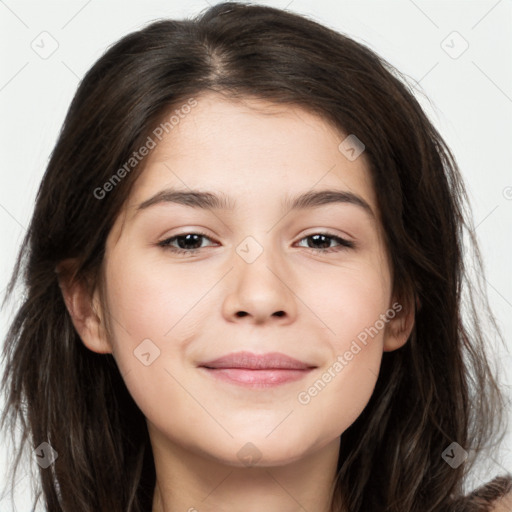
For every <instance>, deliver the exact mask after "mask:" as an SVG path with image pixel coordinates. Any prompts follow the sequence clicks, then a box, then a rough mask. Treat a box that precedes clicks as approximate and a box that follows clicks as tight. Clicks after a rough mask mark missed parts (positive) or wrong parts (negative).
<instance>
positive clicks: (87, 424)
mask: <svg viewBox="0 0 512 512" xmlns="http://www.w3.org/2000/svg"><path fill="white" fill-rule="evenodd" d="M465 200H466V197H465V192H464V186H463V183H462V180H461V177H460V174H459V171H458V169H457V166H456V163H455V161H454V159H453V157H452V155H451V153H450V151H449V149H448V148H447V147H446V145H445V143H444V142H443V140H442V139H441V137H440V135H439V134H438V133H437V132H436V130H435V129H434V127H433V126H432V124H431V123H430V122H429V120H428V119H427V117H426V116H425V114H424V113H423V111H422V110H421V108H420V107H419V105H418V103H417V101H416V100H415V99H414V97H413V95H412V94H411V92H410V91H409V90H408V88H407V87H406V86H405V85H404V83H403V82H402V80H401V79H399V75H398V73H397V72H396V71H395V70H394V69H392V68H391V67H390V66H389V65H388V64H387V63H385V62H383V61H382V60H381V59H380V58H379V57H378V56H376V55H375V54H374V53H373V52H371V51H370V50H368V49H367V48H365V47H364V46H362V45H360V44H358V43H356V42H354V41H353V40H351V39H350V38H347V37H345V36H343V35H341V34H339V33H336V32H334V31H332V30H330V29H328V28H325V27H323V26H321V25H319V24H317V23H315V22H313V21H311V20H308V19H306V18H304V17H301V16H299V15H295V14H291V13H289V12H285V11H282V10H278V9H275V8H270V7H264V6H257V5H244V4H238V3H233V2H230V3H223V4H218V5H216V6H214V7H212V8H210V9H208V10H207V11H206V12H205V13H204V14H202V15H201V16H199V17H198V18H196V19H194V20H186V21H174V20H168V21H159V22H155V23H153V24H151V25H149V26H148V27H146V28H144V29H143V30H140V31H138V32H134V33H132V34H129V35H128V36H126V37H124V38H123V39H122V40H121V41H119V42H118V43H117V44H115V45H114V46H113V47H112V48H110V49H109V50H108V51H107V52H106V53H105V55H104V56H103V57H101V58H100V59H99V60H98V62H97V63H96V64H95V65H94V66H93V67H92V69H91V70H90V71H89V72H88V73H87V75H86V77H85V78H84V80H83V81H82V83H81V84H80V87H79V89H78V91H77V93H76V96H75V98H74V100H73V102H72V104H71V107H70V109H69V112H68V115H67V118H66V120H65V123H64V126H63V129H62V132H61V134H60V137H59V140H58V142H57V144H56V147H55V150H54V152H53V154H52V156H51V160H50V162H49V165H48V168H47V170H46V173H45V175H44V177H43V181H42V183H41V187H40V189H39V193H38V196H37V201H36V206H35V210H34V214H33V218H32V221H31V224H30V228H29V230H28V232H27V235H26V240H25V241H24V244H23V247H22V249H21V253H20V256H19V259H18V262H17V265H16V268H15V269H14V274H13V277H12V280H11V286H10V288H9V290H8V296H9V294H10V293H11V292H12V290H13V288H14V286H15V284H16V282H17V281H18V280H20V279H22V280H23V283H24V285H25V286H26V294H25V296H24V297H23V302H22V304H21V306H20V308H19V310H18V311H17V314H16V316H15V318H14V320H13V323H12V326H11V328H10V330H9V333H8V337H7V340H6V344H5V352H4V356H5V365H6V373H5V376H4V386H5V387H6V389H7V404H8V408H7V410H6V413H5V417H4V422H5V424H6V425H11V428H13V429H14V428H15V423H16V422H18V423H19V425H20V428H21V429H22V432H23V438H22V445H23V446H25V445H29V446H30V447H31V450H33V451H34V457H35V459H36V461H37V462H38V464H39V472H40V473H39V476H40V481H41V485H42V498H43V502H44V504H45V506H46V508H47V510H48V511H50V512H71V511H72V512H77V511H91V512H92V511H94V512H97V511H109V512H121V511H122V512H125V511H130V512H143V511H144V512H171V511H172V512H175V511H187V510H188V511H189V512H193V511H199V512H206V511H219V510H223V511H239V510H244V511H250V512H256V511H261V510H272V511H274V510H279V511H286V512H292V511H293V512H295V511H299V510H301V511H304V510H306V511H310V512H334V511H336V512H342V511H343V512H346V511H350V512H380V511H386V512H448V511H450V512H452V511H453V512H459V511H465V512H469V511H476V510H482V511H484V510H485V511H490V510H508V507H509V505H507V500H509V498H508V497H507V493H509V492H510V489H511V479H510V475H502V476H500V477H497V478H495V479H492V482H490V483H489V484H488V485H487V486H484V487H482V488H479V489H477V490H476V491H474V492H472V493H471V492H468V491H467V489H466V488H465V483H466V479H467V477H468V472H469V469H470V468H471V466H472V464H474V463H475V461H478V460H479V459H478V457H479V455H480V453H482V454H483V453H484V451H483V449H484V448H486V446H487V445H491V444H492V443H493V442H494V441H495V440H497V439H499V437H500V434H501V433H502V429H503V426H504V423H503V421H502V420H503V418H504V416H503V415H502V412H503V398H502V396H501V395H500V392H499V388H498V386H497V383H496V381H495V379H494V378H493V377H492V375H491V373H490V365H489V363H488V361H487V359H486V355H485V351H484V344H485V337H484V333H483V330H482V328H481V324H480V320H478V315H477V311H476V310H475V308H474V309H471V308H472V306H473V304H474V303H473V302H472V300H471V298H472V295H471V293H470V290H469V289H468V288H467V287H466V286H465V283H466V281H465V272H464V265H463V259H462V256H463V254H462V243H463V236H466V235H469V236H470V237H471V231H470V230H467V229H466V227H467V225H468V222H469V220H468V218H466V213H465V209H464V208H465ZM473 242H474V241H473ZM476 256H477V257H478V251H477V250H476ZM477 261H478V259H477ZM463 307H465V308H468V311H469V314H465V315H463V314H462V309H463ZM8 420H9V421H8ZM21 449H22V446H20V450H21ZM508 503H509V504H510V501H508Z"/></svg>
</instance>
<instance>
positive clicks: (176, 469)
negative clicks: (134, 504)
mask: <svg viewBox="0 0 512 512" xmlns="http://www.w3.org/2000/svg"><path fill="white" fill-rule="evenodd" d="M162 441H163V442H162ZM151 442H152V445H153V453H154V460H155V470H156V486H155V492H154V499H153V508H152V512H182V511H183V512H218V511H219V510H222V511H223V512H235V511H240V510H244V512H260V511H261V510H279V511H280V512H299V511H300V512H304V511H305V510H315V511H316V512H331V497H332V491H333V484H334V479H335V476H336V465H337V461H338V453H339V438H336V439H335V440H334V441H332V442H331V443H329V444H328V445H326V446H324V447H323V448H321V449H320V450H318V451H316V452H314V453H311V454H308V455H306V456H304V457H302V458H301V459H299V460H296V461H294V462H290V463H288V464H286V465H282V466H266V467H260V466H258V465H255V466H248V467H246V466H243V467H240V466H234V465H230V464H229V463H223V462H222V461H218V460H216V459H212V458H209V457H208V456H207V455H202V454H197V453H191V452H190V451H187V450H186V449H185V448H183V447H181V446H178V445H176V444H174V443H170V442H169V441H168V440H167V439H166V440H163V439H159V435H158V433H156V432H152V435H151Z"/></svg>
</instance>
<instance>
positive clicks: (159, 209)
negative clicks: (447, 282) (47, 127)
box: [62, 93, 413, 512]
mask: <svg viewBox="0 0 512 512" xmlns="http://www.w3.org/2000/svg"><path fill="white" fill-rule="evenodd" d="M196 99H197V101H198V105H197V106H196V107H195V108H194V109H192V110H191V112H190V113H189V114H187V115H186V116H184V118H183V119H181V120H180V123H179V125H177V126H175V127H174V128H173V129H172V131H170V132H169V133H168V134H167V135H166V136H165V137H164V138H163V139H162V141H161V142H159V143H158V145H157V146H156V148H154V149H153V150H152V151H151V153H150V155H149V156H148V157H147V158H148V160H147V162H146V163H147V165H146V168H145V169H144V171H143V173H142V174H141V176H140V178H139V179H138V180H137V181H136V183H135V186H134V188H133V190H132V194H131V196H130V198H129V199H128V201H127V202H126V204H125V205H124V208H123V210H122V212H121V213H120V215H119V217H118V219H117V221H116V223H115V225H114V227H113V228H112V231H111V233H110V234H109V237H108V239H107V244H106V253H105V261H104V263H105V276H106V302H107V304H108V313H107V311H106V310H105V308H102V306H101V302H100V299H99V294H98V292H95V294H94V296H93V297H92V298H91V297H89V296H88V295H87V293H86V292H85V290H84V288H82V287H81V285H80V284H74V285H68V283H63V285H62V287H63V292H64V296H65V299H66V303H67V306H68V309H69V311H70V313H71V316H72V318H73V321H74V324H75V327H76V328H77V331H78V332H79V334H80V336H81V338H82V340H83V342H84V344H85V345H86V346H87V347H88V348H89V349H90V350H93V351H95V352H99V353H109V352H112V353H113V355H114V357H115V359H116V361H117V364H118V366H119V369H120V371H121V373H122V375H123V378H124V380H125V382H126V385H127V387H128V389H129V391H130V393H131V394H132V396H133V397H134V399H135V401H136V403H137V404H138V406H139V407H140V409H141V410H142V412H143V413H144V415H145V417H146V418H147V424H148V429H149V434H150V438H151V443H152V448H153V453H154V457H155V467H156V474H157V486H156V489H155V497H154V505H153V512H171V511H173V512H174V511H190V512H193V511H194V510H197V511H199V512H210V511H211V512H213V511H217V512H218V511H226V512H227V511H239V510H246V511H248V512H256V511H261V510H280V511H284V512H294V511H299V510H304V509H306V510H316V511H328V510H329V503H330V493H331V486H332V483H333V479H334V477H335V470H336V464H337V459H338V450H339V444H340V436H341V434H342V433H343V432H344V431H345V430H346V429H347V428H348V427H349V426H350V425H351V424H352V423H353V422H354V421H355V420H356V418H357V417H358V416H359V415H360V413H361V412H362V410H363V409H364V407H365V406H366V404H367V403H368V400H369V399H370V396H371V395H372V392H373V389H374V386H375V382H376V380H377V375H378V372H379V368H380V362H381V358H382V353H383V351H390V350H395V349H397V348H399V347H401V346H402V345H403V344H404V343H405V342H406V340H407V338H408V336H409V334H410V331H411V329H412V327H413V325H412V324H413V318H412V314H411V313H405V312H406V311H407V310H408V308H406V307H405V305H403V309H402V311H401V313H399V314H396V315H395V316H394V318H393V319H391V320H389V321H387V322H386V323H385V325H384V327H383V328H381V329H380V330H379V331H378V334H377V335H375V336H374V337H373V338H369V342H368V343H367V344H366V345H362V344H360V346H361V350H360V351H359V352H358V353H357V354H356V355H354V356H353V358H352V359H351V360H350V361H347V364H346V365H345V366H344V367H343V369H342V371H339V372H338V373H336V372H334V373H335V377H334V378H332V379H331V380H330V382H328V383H327V384H326V385H325V387H324V388H323V389H322V390H321V391H320V392H318V393H317V394H316V395H315V396H313V397H311V396H310V398H311V399H310V401H309V402H308V403H307V404H304V403H300V402H299V400H298V394H299V393H300V392H304V391H305V390H308V388H310V386H312V385H313V384H314V382H315V381H317V380H318V379H319V378H321V377H322V375H323V374H324V373H325V372H328V370H329V368H331V376H332V374H333V370H332V366H333V363H335V361H336V360H337V356H338V355H343V354H344V353H346V352H347V351H348V350H350V347H351V343H353V341H354V340H355V339H357V336H358V335H359V334H360V333H361V332H363V331H364V329H365V328H368V327H370V326H373V325H374V324H375V322H376V321H377V320H378V319H379V317H380V315H383V314H385V313H386V311H388V310H389V309H390V308H392V305H393V303H394V302H395V298H394V297H393V295H392V287H391V283H392V272H391V268H390V264H389V257H388V254H387V249H386V246H385V243H384V238H383V228H382V225H381V222H380V218H379V213H378V209H377V200H376V199H377V198H376V193H375V191H374V190H373V187H372V183H371V179H370V171H369V168H368V161H367V159H366V155H365V154H364V152H363V154H361V155H360V156H359V157H358V158H357V159H355V160H354V161H350V160H349V159H347V158H346V156H345V155H344V154H343V153H342V152H340V150H339V149H338V146H339V144H340V142H341V141H342V140H343V139H344V138H345V137H346V134H342V133H339V131H337V130H336V129H335V128H334V127H332V126H331V125H330V124H328V123H327V122H326V121H325V120H323V119H322V118H320V117H317V116H316V115H313V114H310V113H308V112H306V111H305V110H303V109H301V108H298V107H291V106H286V107H285V106H276V105H272V104H270V103H268V102H266V101H262V100H256V99H246V100H244V102H234V101H228V100H226V99H225V98H223V97H221V96H219V95H216V94H213V93H208V94H204V95H201V96H199V97H196ZM169 187H179V188H180V190H186V191H190V189H194V190H198V189H201V190H202V191H211V192H215V193H223V194H225V195H227V196H229V197H230V198H231V199H232V200H233V201H235V202H236V207H235V208H234V209H233V210H230V209H225V208H224V209H219V210H211V211H209V210H206V209H200V208H193V207H190V206H185V205H181V204H175V203H170V202H161V203H158V204H155V205H153V206H150V207H148V208H144V209H142V210H139V211H138V212H137V206H138V205H139V204H141V203H142V202H143V201H145V200H147V199H148V198H150V197H152V196H153V195H155V194H156V193H158V192H159V191H161V190H163V189H166V188H169ZM324 189H336V190H341V191H348V192H352V193H353V194H356V195H357V196H359V197H360V198H362V199H363V200H364V201H365V202H366V203H367V204H368V205H369V206H370V208H371V210H372V211H373V215H370V214H369V213H368V212H367V211H365V209H364V208H362V207H360V206H358V205H355V204H350V203H332V204H325V205H322V206H319V207H316V208H311V209H303V210H296V211H290V210H287V209H284V208H283V207H282V205H281V201H282V200H283V199H285V198H286V197H290V196H291V197H293V196H295V195H299V194H302V193H305V192H310V191H319V190H324ZM104 200H108V199H104ZM198 230H200V231H201V232H204V233H206V235H207V237H208V238H199V239H198V241H196V245H194V244H193V243H190V242H189V245H188V247H201V248H200V249H199V250H197V251H196V253H195V254H192V255H181V254H175V253H173V252H171V251H170V250H169V249H168V248H167V249H165V248H163V247H160V246H158V243H159V242H161V241H162V240H165V239H169V238H170V237H172V236H176V235H178V234H182V235H183V234H185V233H194V232H197V231H198ZM325 232H328V233H329V235H333V236H334V237H336V236H339V237H341V238H344V239H347V240H350V241H352V242H354V243H355V244H356V246H355V247H354V248H346V247H342V246H340V245H339V244H338V243H337V241H336V239H335V238H327V239H326V241H323V244H322V241H321V242H318V241H317V242H316V243H315V242H314V240H312V239H311V238H307V237H311V236H312V235H314V234H319V233H325ZM248 236H250V237H252V238H253V239H254V240H255V241H257V244H259V247H260V249H257V247H258V245H255V244H254V243H253V241H251V244H252V245H249V246H246V247H249V252H250V254H252V255H254V254H255V252H254V251H256V250H261V251H262V252H261V254H259V256H258V257H257V258H256V259H255V260H254V261H253V262H250V263H248V262H247V260H246V259H244V258H243V257H241V255H240V254H241V253H238V252H237V248H239V247H240V244H241V242H243V241H244V240H245V239H246V237H248ZM173 246H174V247H179V245H178V242H177V241H176V239H175V241H174V242H173ZM241 247H244V245H243V244H242V245H241ZM323 247H330V248H333V249H334V250H332V251H331V252H327V253H322V252H321V251H320V249H321V248H323ZM336 249H340V250H336ZM242 311H243V312H245V313H246V314H245V315H237V313H238V312H242ZM279 311H280V312H281V314H280V315H279V314H274V313H276V312H279ZM107 315H109V316H108V320H109V321H110V325H111V331H110V333H109V334H108V333H107V329H106V320H107ZM145 339H150V340H151V343H152V344H153V345H146V348H147V347H150V348H149V349H148V348H147V349H146V353H147V352H148V350H149V352H150V353H151V356H150V357H151V358H152V357H154V355H155V354H156V353H157V350H156V348H155V347H158V350H159V351H160V352H159V355H158V357H157V358H156V359H154V361H152V362H151V364H149V365H148V366H146V365H145V364H143V363H142V362H141V361H140V360H139V359H138V358H137V357H135V356H134V350H136V349H137V347H138V346H139V345H140V343H141V342H142V341H143V340H145ZM146 343H147V342H146ZM352 346H353V345H352ZM239 350H247V351H250V352H254V353H256V354H263V353H267V352H282V353H284V354H287V355H289V356H291V357H294V358H296V359H299V360H301V361H304V362H307V363H309V364H311V365H314V366H316V368H315V369H313V370H312V371H311V372H310V373H309V374H308V375H307V376H305V377H304V378H302V379H301V380H298V381H294V382H288V383H285V384H282V385H279V386H274V387H269V388H259V389H255V388H245V387H241V386H238V385H234V384H231V383H227V382H224V381H221V380H218V379H216V378H213V377H212V376H211V375H210V374H205V373H204V372H203V371H201V370H200V369H199V368H198V364H199V363H200V362H204V361H207V360H211V359H214V358H217V357H220V356H222V355H225V354H228V353H231V352H234V351H239ZM247 443H251V444H247ZM241 449H242V452H241V453H242V454H246V455H247V454H248V455H249V458H246V459H243V458H242V456H241V455H240V450H241ZM251 460H252V462H250V461H251ZM248 461H249V462H248Z"/></svg>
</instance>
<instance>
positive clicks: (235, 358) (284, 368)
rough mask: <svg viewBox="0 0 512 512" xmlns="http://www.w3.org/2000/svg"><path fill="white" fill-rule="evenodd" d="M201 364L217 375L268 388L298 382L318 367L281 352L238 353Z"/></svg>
mask: <svg viewBox="0 0 512 512" xmlns="http://www.w3.org/2000/svg"><path fill="white" fill-rule="evenodd" d="M198 366H199V368H201V369H202V371H204V372H206V373H208V374H209V375H211V376H213V377H214V378H218V379H221V380H223V381H226V382H230V383H232V384H237V385H240V386H245V387H252V388H268V387H273V386H278V385H281V384H285V383H288V382H294V381H297V380H300V379H302V378H304V377H305V376H306V375H308V374H309V373H310V372H311V371H312V370H313V369H314V368H316V366H315V365H312V364H308V363H306V362H303V361H299V360H298V359H295V358H293V357H289V356H287V355H285V354H281V353H279V352H272V353H268V354H262V355H258V354H253V353H250V352H234V353H232V354H228V355H226V356H223V357H220V358H218V359H214V360H212V361H207V362H204V363H200V364H199V365H198Z"/></svg>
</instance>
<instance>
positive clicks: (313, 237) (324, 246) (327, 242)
mask: <svg viewBox="0 0 512 512" xmlns="http://www.w3.org/2000/svg"><path fill="white" fill-rule="evenodd" d="M310 238H312V239H313V240H314V241H315V242H317V241H318V239H319V238H323V239H324V243H323V244H322V246H323V248H328V247H329V240H328V239H327V238H328V237H326V236H325V235H312V236H311V237H310Z"/></svg>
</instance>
